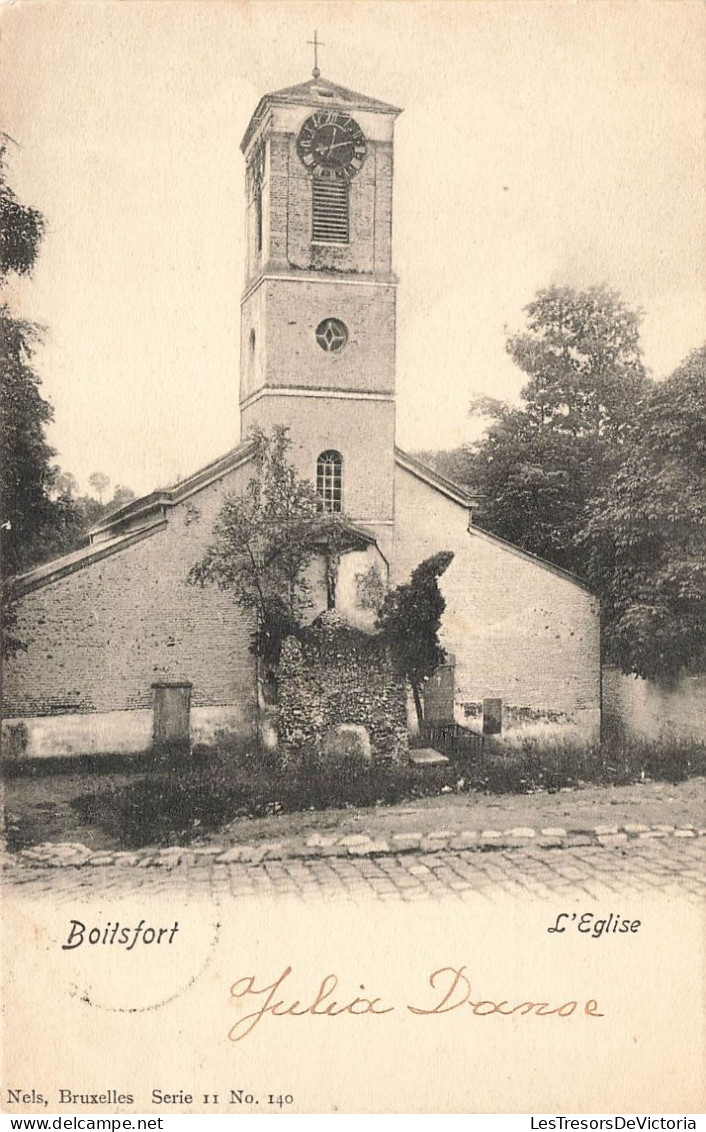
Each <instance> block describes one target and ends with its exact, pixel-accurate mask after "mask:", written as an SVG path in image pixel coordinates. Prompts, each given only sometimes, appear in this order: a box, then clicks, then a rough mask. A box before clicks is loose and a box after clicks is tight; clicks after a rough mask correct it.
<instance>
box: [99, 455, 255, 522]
mask: <svg viewBox="0 0 706 1132" xmlns="http://www.w3.org/2000/svg"><path fill="white" fill-rule="evenodd" d="M252 448H253V446H252V443H251V442H250V441H247V440H246V441H243V442H242V443H241V444H237V445H236V446H235V448H231V449H230V451H229V452H226V454H225V456H219V458H218V459H217V460H212V461H211V463H210V464H206V466H205V467H204V468H199V470H198V471H197V472H194V473H193V474H192V475H190V476H187V477H186V479H183V480H178V481H177V483H175V484H172V485H171V487H163V488H158V489H157V491H152V492H150V493H149V495H142V496H140V498H139V499H131V500H130V501H129V502H128V503H124V504H123V506H122V507H119V508H118V510H117V511H111V513H110V514H109V515H106V516H105V518H103V519H100V520H99V522H97V523H95V524H94V526H92V527H91V529H90V530H89V532H88V533H89V535H90V536H91V538H92V539H94V538H95V537H96V536H97V535H104V534H106V533H107V532H109V531H112V530H113V529H114V528H115V529H120V528H121V527H124V526H125V525H126V524H127V523H130V524H132V523H133V522H134V521H135V520H136V519H140V518H142V517H143V516H144V518H145V519H149V517H150V515H152V514H156V513H161V512H163V511H164V509H165V508H167V507H174V505H175V504H177V503H181V502H182V500H183V499H185V498H186V497H187V496H189V495H193V493H194V492H195V491H198V490H199V489H200V488H202V487H205V486H206V485H207V484H209V483H211V482H213V480H216V479H220V477H221V476H223V475H225V474H226V472H230V471H232V470H233V468H236V467H238V466H239V465H240V464H244V463H246V462H247V461H248V460H249V459H250V457H251V455H252Z"/></svg>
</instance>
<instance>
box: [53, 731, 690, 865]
mask: <svg viewBox="0 0 706 1132" xmlns="http://www.w3.org/2000/svg"><path fill="white" fill-rule="evenodd" d="M695 775H706V746H704V745H703V744H697V743H682V742H677V741H675V742H671V743H668V742H664V743H639V742H627V741H619V740H615V741H614V742H613V743H611V744H604V746H603V747H602V748H601V747H599V746H595V747H576V746H572V745H570V744H568V743H564V744H561V743H557V744H550V743H547V742H539V741H536V740H526V741H524V742H523V743H522V744H521V745H520V746H518V747H515V748H508V747H501V746H499V745H494V746H491V745H490V744H486V746H485V749H484V750H483V752H482V753H478V752H477V753H476V754H473V755H469V756H467V757H463V756H459V755H457V756H456V758H455V759H454V760H453V761H452V762H450V763H449V764H448V765H447V766H443V767H429V768H424V769H420V768H416V767H412V766H408V765H406V764H397V763H372V764H367V763H362V762H354V761H351V760H350V759H339V761H338V762H337V763H332V762H331V761H324V760H322V759H321V758H316V757H314V756H312V755H311V754H309V753H307V752H302V753H300V755H299V756H298V757H297V758H296V759H294V760H291V761H289V762H288V763H287V765H286V767H282V766H281V765H279V764H278V762H277V760H276V758H274V757H273V756H271V755H270V756H268V755H266V754H262V753H260V752H253V751H248V750H243V749H226V748H221V749H219V750H215V751H214V750H211V751H207V750H201V751H199V752H196V753H195V754H194V755H192V756H190V757H182V758H179V757H175V756H173V757H172V758H171V759H165V760H163V761H162V762H158V763H153V764H152V765H151V767H150V769H148V770H147V772H146V773H144V774H142V775H140V776H139V777H136V778H135V780H134V781H131V782H128V783H127V784H126V783H125V782H124V780H123V781H122V782H116V783H114V784H111V783H109V784H107V785H106V784H105V783H100V781H99V782H98V783H96V786H95V787H94V788H92V789H91V790H89V791H86V792H85V793H82V794H80V795H79V796H78V797H75V798H74V799H73V800H72V801H71V806H72V808H73V810H74V811H75V812H76V813H77V814H78V815H80V818H81V819H82V821H84V822H85V823H86V824H87V825H91V826H93V827H96V828H98V829H100V830H102V831H103V832H104V833H105V834H107V835H108V836H109V837H110V838H111V839H113V840H114V841H115V843H116V844H117V845H119V846H120V847H121V848H125V849H134V848H140V847H142V846H145V845H173V844H178V845H186V844H188V843H189V842H190V841H192V840H193V839H194V838H195V837H198V836H199V835H201V834H203V833H209V832H214V831H217V830H219V829H221V828H222V827H223V826H226V825H228V824H229V823H230V822H232V821H234V820H235V819H237V818H242V819H248V818H261V817H268V816H274V815H277V814H285V813H296V812H302V811H307V810H329V809H337V808H338V809H340V808H344V807H348V806H355V807H366V806H374V805H376V804H385V805H392V804H395V803H398V802H405V801H409V800H412V799H415V798H421V797H424V796H431V795H435V794H439V793H440V792H441V791H442V790H444V789H446V790H448V789H449V788H453V789H454V790H456V791H459V792H461V791H475V792H478V793H483V794H531V793H537V792H540V791H547V792H554V791H557V790H560V789H562V788H563V787H580V786H585V785H589V784H593V785H599V786H622V785H629V784H631V783H635V782H640V781H644V780H647V779H651V780H662V781H667V782H681V781H684V780H685V779H687V778H690V777H694V776H695Z"/></svg>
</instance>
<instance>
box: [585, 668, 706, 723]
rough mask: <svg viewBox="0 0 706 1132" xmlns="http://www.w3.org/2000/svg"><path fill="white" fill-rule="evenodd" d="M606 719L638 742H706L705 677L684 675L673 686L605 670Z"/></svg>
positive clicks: (618, 670) (702, 674)
mask: <svg viewBox="0 0 706 1132" xmlns="http://www.w3.org/2000/svg"><path fill="white" fill-rule="evenodd" d="M603 719H604V723H605V725H606V727H609V728H617V729H618V730H621V731H623V732H624V733H625V734H627V735H629V736H631V737H633V738H636V739H647V740H655V741H658V740H664V739H679V740H684V741H687V742H688V741H696V742H703V740H704V736H705V735H706V673H701V674H699V675H696V676H687V675H684V676H682V677H681V679H680V680H678V681H677V682H676V683H674V684H670V685H665V684H658V683H657V682H656V681H655V680H643V679H642V678H641V677H640V676H627V675H625V673H623V672H621V671H620V669H619V668H617V667H616V666H615V665H610V664H607V665H605V666H604V668H603Z"/></svg>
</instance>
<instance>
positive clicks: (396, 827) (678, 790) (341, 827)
mask: <svg viewBox="0 0 706 1132" xmlns="http://www.w3.org/2000/svg"><path fill="white" fill-rule="evenodd" d="M135 778H136V774H135V771H134V770H132V771H129V770H125V771H122V772H115V771H111V772H110V773H104V774H100V773H97V772H96V770H95V769H88V768H77V769H75V770H73V771H71V772H70V773H46V772H45V773H35V774H32V775H27V776H24V775H23V776H18V777H12V778H8V779H7V780H6V781H5V783H4V807H5V821H6V829H7V834H8V843H9V847H10V848H23V847H25V846H27V845H33V844H38V843H40V842H44V841H56V842H78V843H81V844H83V845H86V846H88V847H89V848H92V849H115V848H117V847H118V846H117V844H116V842H115V840H114V839H113V838H111V837H110V836H109V835H107V834H106V833H104V832H103V831H102V830H100V829H98V828H96V827H94V826H91V825H88V824H86V823H84V822H83V821H82V820H81V819H80V817H79V816H78V815H77V814H76V813H75V811H74V810H73V808H72V806H71V801H72V799H73V798H76V797H77V796H79V795H80V794H82V793H85V792H87V791H90V790H95V789H97V788H99V787H101V786H103V785H106V786H107V785H108V783H109V782H110V784H111V785H113V786H119V785H122V784H123V783H128V782H134V781H135ZM705 817H706V779H704V778H693V779H690V780H688V781H686V782H682V783H679V784H678V785H674V784H671V783H667V782H652V781H647V782H644V783H641V784H639V785H633V786H616V787H599V786H585V787H582V788H579V789H569V790H561V791H559V792H558V793H554V794H549V793H536V794H531V795H517V794H503V795H485V794H478V793H465V794H442V795H437V796H434V797H429V798H420V799H415V800H414V801H413V802H402V803H399V804H398V805H395V806H373V807H369V808H366V809H357V808H353V807H351V808H348V809H343V810H323V811H307V812H305V813H297V814H281V815H278V816H276V817H268V818H256V819H248V818H239V819H237V820H236V821H235V822H233V823H231V825H230V826H228V827H227V828H226V829H224V830H221V831H219V832H216V833H212V834H209V835H206V836H204V837H202V838H201V839H200V842H201V843H202V844H203V843H206V844H208V843H213V844H223V845H232V844H238V843H241V842H247V843H253V842H258V841H263V840H267V841H269V840H275V841H276V840H280V839H282V838H289V837H296V836H302V835H305V834H307V833H309V832H312V833H313V832H319V833H326V832H331V831H337V832H338V833H340V834H341V835H345V834H346V833H359V832H361V831H365V832H366V833H370V834H372V835H373V836H380V837H384V836H385V835H389V834H391V833H405V832H409V833H429V832H432V831H435V830H445V829H448V830H453V831H459V830H463V829H472V830H478V831H482V830H485V829H498V830H507V829H512V828H514V827H517V826H531V827H533V828H535V829H541V828H546V827H548V826H560V827H562V828H565V829H568V830H572V829H590V828H593V827H595V826H596V825H624V824H625V823H627V822H642V823H644V824H646V825H656V824H660V823H662V824H668V825H675V826H679V825H693V826H695V827H697V828H700V827H702V826H704V825H705V824H706V821H705V820H704V819H705Z"/></svg>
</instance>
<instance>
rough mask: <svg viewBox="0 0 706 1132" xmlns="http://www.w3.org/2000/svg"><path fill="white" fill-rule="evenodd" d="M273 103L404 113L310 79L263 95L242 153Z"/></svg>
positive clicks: (339, 87)
mask: <svg viewBox="0 0 706 1132" xmlns="http://www.w3.org/2000/svg"><path fill="white" fill-rule="evenodd" d="M319 92H322V93H319ZM273 102H275V103H288V102H289V103H294V104H302V105H316V104H318V103H320V104H321V105H322V106H333V105H336V104H338V105H339V106H344V107H346V108H347V109H350V110H369V111H372V112H373V113H378V114H394V115H395V117H396V116H397V115H398V114H401V113H402V110H401V108H400V107H399V106H392V104H391V103H389V102H382V101H381V100H380V99H379V98H371V97H370V95H367V94H360V93H359V92H358V91H355V90H350V89H349V88H348V87H345V86H341V85H340V84H339V83H334V82H331V80H330V79H324V78H318V79H308V81H307V82H304V83H297V84H295V85H294V86H287V87H282V88H281V90H273V91H270V92H269V93H268V94H263V96H262V98H261V99H260V101H259V102H258V104H257V107H256V108H255V113H254V114H253V116H252V118H251V119H250V121H249V123H248V127H247V129H246V131H245V134H244V135H243V140H242V141H241V143H240V148H241V150H242V151H243V153H244V152H245V150H246V149H247V148H248V145H249V144H250V139H251V138H252V136H253V134H254V133H255V131H256V130H257V128H258V126H259V125H260V122H261V121H262V119H263V117H264V115H265V110H266V108H267V106H268V105H270V104H271V103H273Z"/></svg>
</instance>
